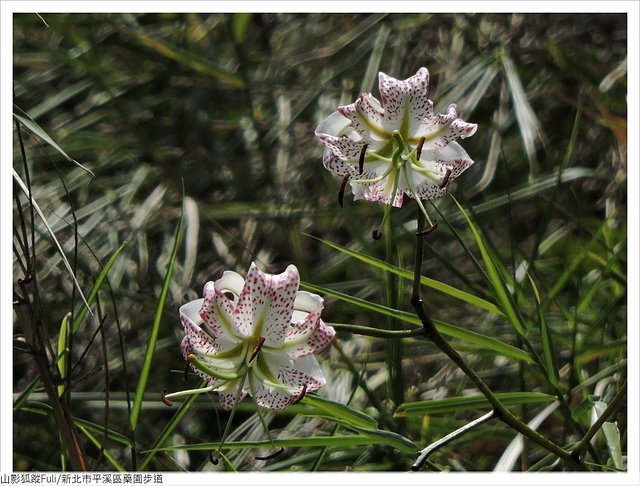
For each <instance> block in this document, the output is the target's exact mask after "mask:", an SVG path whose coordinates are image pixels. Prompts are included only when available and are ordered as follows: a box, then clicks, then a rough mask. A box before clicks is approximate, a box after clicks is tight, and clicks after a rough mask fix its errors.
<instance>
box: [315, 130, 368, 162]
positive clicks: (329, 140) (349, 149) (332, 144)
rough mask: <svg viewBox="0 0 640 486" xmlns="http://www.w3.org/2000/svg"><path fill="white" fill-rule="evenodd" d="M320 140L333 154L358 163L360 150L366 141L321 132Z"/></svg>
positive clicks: (346, 160) (341, 158)
mask: <svg viewBox="0 0 640 486" xmlns="http://www.w3.org/2000/svg"><path fill="white" fill-rule="evenodd" d="M318 140H320V141H321V142H322V143H323V144H324V145H325V146H326V147H327V148H328V149H329V150H331V152H333V154H334V155H335V156H336V157H337V158H339V159H340V160H343V161H345V162H353V163H355V164H357V163H358V159H359V158H360V152H361V151H362V147H363V146H364V145H365V142H364V141H362V140H358V141H356V140H352V139H350V138H347V137H334V136H333V135H326V134H320V135H318Z"/></svg>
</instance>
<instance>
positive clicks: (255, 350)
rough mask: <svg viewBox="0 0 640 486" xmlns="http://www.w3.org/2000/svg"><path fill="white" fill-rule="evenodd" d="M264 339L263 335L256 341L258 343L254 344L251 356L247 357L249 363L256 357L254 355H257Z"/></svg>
mask: <svg viewBox="0 0 640 486" xmlns="http://www.w3.org/2000/svg"><path fill="white" fill-rule="evenodd" d="M264 339H265V338H264V337H261V338H260V340H259V341H258V344H257V345H256V349H254V350H253V354H252V355H251V358H249V363H251V362H252V361H253V360H254V359H256V356H258V353H259V352H260V349H261V348H262V345H263V344H264Z"/></svg>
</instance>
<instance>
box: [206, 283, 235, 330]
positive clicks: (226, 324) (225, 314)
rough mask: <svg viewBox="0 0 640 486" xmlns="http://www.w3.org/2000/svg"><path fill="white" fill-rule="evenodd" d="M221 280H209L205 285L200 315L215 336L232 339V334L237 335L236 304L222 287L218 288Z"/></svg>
mask: <svg viewBox="0 0 640 486" xmlns="http://www.w3.org/2000/svg"><path fill="white" fill-rule="evenodd" d="M225 273H227V272H225ZM234 273H235V272H234ZM236 275H237V274H236ZM220 280H222V279H220ZM220 280H217V281H216V282H215V283H214V282H207V284H206V285H205V286H204V292H203V294H204V299H203V302H202V307H201V308H200V317H201V318H202V320H203V321H204V323H205V325H206V327H207V329H208V330H209V332H210V333H211V334H212V335H213V336H221V337H224V338H226V339H232V337H231V336H235V335H237V333H236V327H235V323H234V320H233V309H234V306H235V304H234V302H233V301H232V300H231V299H230V298H229V297H228V296H227V295H225V294H224V293H223V291H222V290H221V289H219V288H217V287H218V282H220Z"/></svg>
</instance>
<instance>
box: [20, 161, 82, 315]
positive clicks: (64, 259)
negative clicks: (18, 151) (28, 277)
mask: <svg viewBox="0 0 640 486" xmlns="http://www.w3.org/2000/svg"><path fill="white" fill-rule="evenodd" d="M13 179H14V180H15V181H16V182H17V183H18V186H20V189H21V190H22V192H24V194H25V195H26V196H27V197H28V198H29V199H30V201H29V202H30V203H31V205H32V206H33V209H35V210H36V213H38V216H39V217H40V220H41V221H42V223H43V224H44V226H45V227H46V228H47V231H48V232H49V234H50V235H51V239H52V240H53V243H54V244H55V246H56V248H57V250H58V253H59V254H60V258H62V262H63V263H64V266H65V268H66V269H67V272H68V273H69V276H70V277H71V280H73V284H74V285H75V287H76V289H77V290H78V293H79V294H80V298H81V299H82V302H84V304H85V306H86V310H87V311H88V312H89V313H91V310H90V309H89V304H88V303H87V299H86V298H85V296H84V292H83V291H82V288H81V287H80V283H79V282H78V279H77V278H76V276H75V274H74V273H73V269H72V268H71V264H70V263H69V260H68V259H67V255H65V253H64V250H63V249H62V245H61V244H60V242H59V241H58V238H56V234H55V233H54V232H53V229H51V226H49V223H48V221H47V218H45V216H44V213H43V212H42V209H40V206H39V205H38V203H37V202H36V200H35V198H34V197H33V194H31V193H30V191H29V189H28V188H27V186H26V185H25V183H24V182H23V181H22V178H21V177H20V175H18V173H17V172H16V171H15V169H13ZM92 315H93V314H92Z"/></svg>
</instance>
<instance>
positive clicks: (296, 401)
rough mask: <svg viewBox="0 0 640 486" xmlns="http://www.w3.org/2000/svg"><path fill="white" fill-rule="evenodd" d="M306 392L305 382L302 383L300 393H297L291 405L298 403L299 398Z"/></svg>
mask: <svg viewBox="0 0 640 486" xmlns="http://www.w3.org/2000/svg"><path fill="white" fill-rule="evenodd" d="M306 394H307V384H306V383H305V384H304V385H302V391H300V395H298V396H297V397H296V399H295V400H294V401H293V402H291V405H295V404H296V403H300V400H302V399H303V398H304V396H305V395H306Z"/></svg>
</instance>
